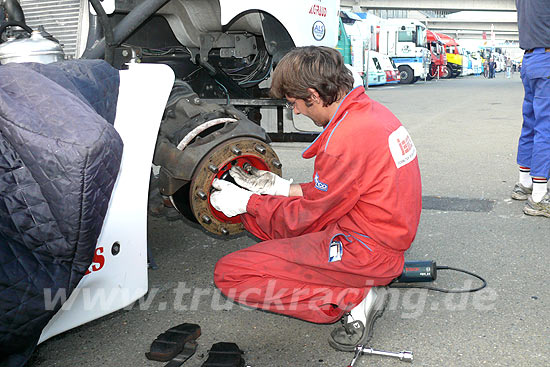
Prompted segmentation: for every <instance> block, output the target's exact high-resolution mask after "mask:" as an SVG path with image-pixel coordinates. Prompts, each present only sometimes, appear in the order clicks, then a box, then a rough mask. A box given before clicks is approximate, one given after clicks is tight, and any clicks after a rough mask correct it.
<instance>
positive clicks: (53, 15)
mask: <svg viewBox="0 0 550 367" xmlns="http://www.w3.org/2000/svg"><path fill="white" fill-rule="evenodd" d="M19 2H20V4H21V7H22V8H23V12H24V13H25V21H26V23H27V25H28V26H29V27H31V28H32V29H37V28H38V26H40V25H42V26H44V29H45V30H46V32H48V33H51V34H52V35H53V36H54V37H55V38H57V40H59V42H60V43H61V46H62V47H63V51H64V52H65V55H66V56H67V57H69V58H71V57H77V52H78V51H79V50H80V47H79V45H80V41H81V40H80V37H79V35H80V33H81V32H80V28H79V24H80V23H79V20H80V19H81V17H82V14H83V10H86V9H87V6H81V4H82V5H85V4H87V1H86V0H20V1H19Z"/></svg>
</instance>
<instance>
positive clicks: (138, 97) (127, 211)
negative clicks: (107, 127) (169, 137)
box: [39, 64, 174, 343]
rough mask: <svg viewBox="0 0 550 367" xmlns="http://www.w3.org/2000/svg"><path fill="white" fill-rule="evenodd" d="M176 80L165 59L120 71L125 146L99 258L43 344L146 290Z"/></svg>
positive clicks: (119, 123) (119, 121)
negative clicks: (150, 220)
mask: <svg viewBox="0 0 550 367" xmlns="http://www.w3.org/2000/svg"><path fill="white" fill-rule="evenodd" d="M173 83H174V73H173V71H172V69H171V68H170V67H169V66H167V65H163V64H130V68H129V70H122V71H120V88H119V97H118V102H117V112H116V119H115V124H114V126H115V129H116V130H117V131H118V133H119V134H120V137H121V138H122V141H123V142H124V150H123V154H122V162H121V166H120V171H119V174H118V178H117V181H116V183H115V187H114V189H113V193H112V195H111V200H110V202H109V208H108V210H107V215H106V216H105V221H104V223H103V227H102V230H101V234H100V236H99V239H98V244H97V247H96V257H94V263H92V265H91V266H90V269H89V273H88V274H87V275H85V276H84V277H83V278H82V280H81V281H80V283H79V284H78V286H77V288H76V289H75V291H74V292H73V293H72V294H71V297H69V299H68V300H67V301H66V302H65V304H64V305H63V306H62V308H61V309H60V310H59V311H58V312H57V314H55V316H54V317H53V318H52V319H51V320H50V322H49V323H48V325H46V327H45V328H44V330H43V331H42V335H41V337H40V341H39V343H41V342H43V341H44V340H46V339H48V338H51V337H52V336H55V335H57V334H59V333H62V332H64V331H66V330H69V329H72V328H74V327H76V326H79V325H82V324H84V323H86V322H89V321H91V320H95V319H97V318H99V317H102V316H104V315H107V314H109V313H111V312H114V311H116V310H118V309H121V308H123V307H126V306H128V305H129V304H131V303H132V302H134V301H135V300H137V299H138V298H140V297H141V296H143V295H144V294H145V293H146V292H147V289H148V283H147V198H148V191H149V177H150V172H151V162H152V160H153V151H154V147H155V142H156V138H157V133H158V129H159V126H160V121H161V118H162V114H163V111H164V107H165V105H166V101H167V100H168V96H169V94H170V91H171V89H172V85H173ZM144 86H145V87H146V88H144ZM115 242H118V243H119V244H120V252H119V253H118V254H117V255H116V256H114V255H113V254H112V253H111V248H112V246H113V244H114V243H115ZM52 298H53V297H52Z"/></svg>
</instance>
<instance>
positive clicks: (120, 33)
mask: <svg viewBox="0 0 550 367" xmlns="http://www.w3.org/2000/svg"><path fill="white" fill-rule="evenodd" d="M168 1H170V0H148V1H144V2H142V3H141V4H139V5H138V6H136V7H135V8H134V9H133V10H132V11H131V12H129V13H128V15H126V16H125V17H124V18H123V19H122V20H121V21H120V23H118V24H117V26H116V27H115V28H114V41H113V45H112V46H113V47H116V46H118V45H120V44H121V43H122V42H123V41H124V40H125V39H126V38H128V37H129V36H130V35H131V34H132V33H133V32H134V31H135V30H136V29H137V28H138V27H139V26H140V25H142V24H143V22H145V20H147V18H149V17H150V16H151V15H153V14H155V13H156V11H157V10H159V9H160V8H161V7H162V6H164V4H166V3H167V2H168ZM104 54H105V38H103V39H101V40H100V41H99V42H97V43H96V44H95V45H94V46H92V47H91V48H90V49H88V50H86V51H84V54H83V55H82V58H83V59H99V58H101V57H103V55H104Z"/></svg>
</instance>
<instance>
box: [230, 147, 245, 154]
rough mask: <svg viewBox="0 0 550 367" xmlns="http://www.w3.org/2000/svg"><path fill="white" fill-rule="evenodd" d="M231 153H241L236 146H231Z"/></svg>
mask: <svg viewBox="0 0 550 367" xmlns="http://www.w3.org/2000/svg"><path fill="white" fill-rule="evenodd" d="M231 153H233V154H235V155H241V154H242V151H241V150H240V149H239V148H237V147H232V148H231Z"/></svg>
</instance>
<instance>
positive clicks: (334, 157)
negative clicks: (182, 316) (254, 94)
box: [210, 47, 422, 351]
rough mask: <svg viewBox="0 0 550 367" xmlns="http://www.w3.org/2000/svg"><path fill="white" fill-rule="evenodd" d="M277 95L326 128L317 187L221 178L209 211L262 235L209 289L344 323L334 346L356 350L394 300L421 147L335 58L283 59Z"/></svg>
mask: <svg viewBox="0 0 550 367" xmlns="http://www.w3.org/2000/svg"><path fill="white" fill-rule="evenodd" d="M271 94H272V95H273V96H274V97H276V98H286V100H287V101H288V106H289V108H292V109H293V111H294V113H295V114H303V115H305V116H307V117H309V118H311V119H312V120H313V122H314V123H315V124H316V125H318V126H322V127H323V128H324V129H323V131H322V132H321V133H320V134H319V136H318V137H317V138H316V139H315V141H314V142H313V143H312V144H311V145H310V146H309V147H308V148H307V149H306V150H305V151H304V152H303V154H302V156H303V158H305V159H309V158H313V157H315V164H314V173H313V179H312V182H308V183H303V184H292V181H291V180H286V179H284V178H281V177H279V176H277V175H275V174H273V173H271V172H267V171H260V170H252V171H251V172H250V173H249V172H246V171H245V170H243V169H242V168H240V167H232V168H231V171H230V174H231V176H232V177H233V178H234V180H235V182H237V184H238V185H239V186H241V187H244V188H246V189H247V190H245V189H242V188H240V187H238V186H236V185H234V184H232V183H230V182H227V181H222V180H215V181H214V184H213V186H214V187H215V188H216V189H217V190H218V191H215V192H213V193H212V194H211V198H210V201H211V203H212V205H213V206H214V207H215V208H216V209H217V210H220V211H222V212H223V213H224V214H226V215H227V216H235V215H241V219H242V222H243V224H244V226H245V228H246V229H247V230H248V231H249V232H250V233H252V234H253V235H255V236H256V237H258V238H260V239H262V240H263V242H260V243H258V244H256V245H253V246H251V247H249V248H246V249H242V250H239V251H236V252H234V253H231V254H229V255H227V256H225V257H223V258H222V259H220V260H219V261H218V263H217V264H216V269H215V272H214V282H215V284H216V286H217V287H218V288H219V289H220V290H221V292H222V293H223V294H224V295H226V296H227V297H229V298H230V299H232V300H234V301H236V302H239V303H242V304H246V305H248V306H251V307H256V308H260V309H264V310H267V311H271V312H275V313H280V314H284V315H288V316H292V317H296V318H299V319H302V320H306V321H310V322H315V323H333V322H335V321H338V320H339V319H341V320H342V326H338V327H337V328H336V329H334V330H333V331H332V332H331V334H330V336H329V344H330V345H331V346H332V347H334V348H335V349H337V350H342V351H353V349H354V347H355V346H356V345H359V344H365V343H367V342H368V341H369V339H370V337H371V336H372V327H373V324H374V321H375V320H376V318H377V317H378V316H380V315H381V313H382V311H383V308H384V307H385V304H386V301H387V293H386V292H385V288H384V287H383V286H385V285H387V284H389V283H390V282H391V281H392V280H393V279H394V278H396V277H397V276H399V275H400V274H401V272H402V270H403V263H404V257H403V253H404V252H405V251H406V250H407V249H408V248H409V247H410V245H411V243H412V242H413V240H414V237H415V235H416V231H417V228H418V223H419V220H420V211H421V206H422V199H421V182H420V171H419V167H418V159H417V157H416V148H415V146H414V144H413V142H412V139H411V137H410V135H409V133H408V132H407V130H406V129H405V127H403V125H401V123H400V122H399V120H398V119H397V118H396V117H395V116H394V115H393V114H392V113H391V112H390V111H389V110H388V109H387V108H385V107H384V106H382V105H381V104H379V103H377V102H375V101H373V100H371V99H370V98H369V97H368V96H367V95H366V94H365V89H364V88H363V87H362V86H360V87H356V88H355V89H353V77H352V75H351V73H350V71H349V70H348V69H347V68H346V67H345V65H344V63H343V59H342V57H341V55H340V53H339V52H338V51H336V50H334V49H331V48H326V47H303V48H296V49H294V50H292V51H290V52H289V53H288V54H286V55H285V56H284V57H283V58H282V59H281V61H280V62H279V63H278V65H277V67H276V69H275V71H274V73H273V82H272V87H271Z"/></svg>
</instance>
